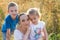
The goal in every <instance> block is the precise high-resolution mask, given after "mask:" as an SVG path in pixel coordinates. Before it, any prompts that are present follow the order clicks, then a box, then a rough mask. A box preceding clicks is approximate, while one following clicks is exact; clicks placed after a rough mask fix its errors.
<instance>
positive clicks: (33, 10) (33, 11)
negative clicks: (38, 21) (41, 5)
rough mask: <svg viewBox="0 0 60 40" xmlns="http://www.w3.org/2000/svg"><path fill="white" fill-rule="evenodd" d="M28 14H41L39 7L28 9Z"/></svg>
mask: <svg viewBox="0 0 60 40" xmlns="http://www.w3.org/2000/svg"><path fill="white" fill-rule="evenodd" d="M27 14H33V15H34V14H35V15H38V16H41V14H40V11H39V9H38V8H30V9H28V11H27Z"/></svg>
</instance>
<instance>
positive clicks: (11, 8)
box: [9, 6, 17, 10]
mask: <svg viewBox="0 0 60 40" xmlns="http://www.w3.org/2000/svg"><path fill="white" fill-rule="evenodd" d="M9 10H17V6H11V7H9Z"/></svg>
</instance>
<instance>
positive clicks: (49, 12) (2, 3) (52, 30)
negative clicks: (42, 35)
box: [0, 0, 60, 40]
mask: <svg viewBox="0 0 60 40" xmlns="http://www.w3.org/2000/svg"><path fill="white" fill-rule="evenodd" d="M9 2H16V3H17V4H18V9H19V13H21V12H26V11H27V10H28V9H29V8H33V7H36V8H39V9H40V12H41V14H42V18H41V20H43V21H45V23H46V28H47V32H48V38H49V40H60V0H0V40H2V32H1V27H2V24H3V22H4V18H5V16H6V15H7V14H8V12H7V7H8V3H9ZM12 39H13V38H12Z"/></svg>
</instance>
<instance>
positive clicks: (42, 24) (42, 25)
mask: <svg viewBox="0 0 60 40" xmlns="http://www.w3.org/2000/svg"><path fill="white" fill-rule="evenodd" d="M44 27H45V22H44V21H41V29H43V28H44Z"/></svg>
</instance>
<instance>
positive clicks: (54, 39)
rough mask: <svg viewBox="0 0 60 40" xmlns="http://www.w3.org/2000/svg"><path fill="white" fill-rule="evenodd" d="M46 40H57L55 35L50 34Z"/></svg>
mask: <svg viewBox="0 0 60 40" xmlns="http://www.w3.org/2000/svg"><path fill="white" fill-rule="evenodd" d="M48 40H57V36H56V34H55V33H51V34H50V35H49V39H48Z"/></svg>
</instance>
